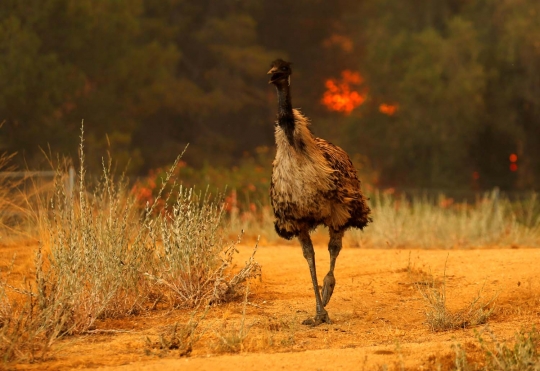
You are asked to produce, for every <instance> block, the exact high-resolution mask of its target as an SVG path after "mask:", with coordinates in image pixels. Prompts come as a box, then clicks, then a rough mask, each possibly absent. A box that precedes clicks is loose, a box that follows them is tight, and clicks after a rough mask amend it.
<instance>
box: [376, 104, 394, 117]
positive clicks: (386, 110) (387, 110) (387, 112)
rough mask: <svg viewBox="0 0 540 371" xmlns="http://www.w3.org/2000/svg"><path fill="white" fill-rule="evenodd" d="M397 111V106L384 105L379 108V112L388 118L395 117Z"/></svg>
mask: <svg viewBox="0 0 540 371" xmlns="http://www.w3.org/2000/svg"><path fill="white" fill-rule="evenodd" d="M397 109H398V105H397V104H386V103H383V104H381V105H380V106H379V112H381V113H384V114H385V115H388V116H393V115H394V114H395V113H396V111H397Z"/></svg>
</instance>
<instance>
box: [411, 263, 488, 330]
mask: <svg viewBox="0 0 540 371" xmlns="http://www.w3.org/2000/svg"><path fill="white" fill-rule="evenodd" d="M415 286H416V288H417V290H418V291H419V292H420V294H421V296H422V298H423V299H424V301H425V302H426V304H427V308H426V311H425V315H426V323H427V324H428V326H429V328H430V329H431V331H434V332H438V331H446V330H454V329H458V328H467V327H473V326H477V325H481V324H484V323H486V322H487V320H488V319H489V318H490V317H491V315H492V314H493V311H494V309H495V307H494V302H495V299H496V295H495V296H494V297H493V298H491V299H490V300H488V301H484V300H483V299H482V292H483V287H482V288H481V289H480V290H479V291H478V293H477V295H476V296H475V298H474V299H473V300H472V301H471V302H470V303H469V304H468V305H467V307H466V308H465V309H462V310H459V311H451V310H450V309H449V308H448V306H447V304H446V264H445V268H444V275H443V280H442V282H441V283H437V282H436V281H435V280H434V279H433V278H432V279H431V282H429V283H428V284H426V281H421V282H420V283H415Z"/></svg>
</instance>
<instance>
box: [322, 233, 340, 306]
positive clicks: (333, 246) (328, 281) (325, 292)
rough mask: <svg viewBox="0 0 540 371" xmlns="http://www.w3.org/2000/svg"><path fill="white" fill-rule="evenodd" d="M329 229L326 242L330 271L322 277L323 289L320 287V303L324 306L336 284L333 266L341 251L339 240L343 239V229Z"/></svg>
mask: <svg viewBox="0 0 540 371" xmlns="http://www.w3.org/2000/svg"><path fill="white" fill-rule="evenodd" d="M329 229H330V242H329V243H328V251H329V252H330V271H329V272H328V274H327V275H326V277H324V281H323V289H322V304H323V306H325V307H326V304H328V302H329V301H330V298H331V297H332V294H333V293H334V287H335V286H336V279H335V278H334V268H335V266H336V259H337V257H338V255H339V252H340V251H341V241H342V239H343V233H344V232H343V231H337V232H336V231H334V230H333V229H332V228H329Z"/></svg>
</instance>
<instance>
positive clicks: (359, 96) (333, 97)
mask: <svg viewBox="0 0 540 371" xmlns="http://www.w3.org/2000/svg"><path fill="white" fill-rule="evenodd" d="M363 81H364V79H363V78H362V77H361V76H360V74H359V73H358V72H352V71H349V70H345V71H343V72H342V73H341V81H337V80H336V79H328V80H326V83H325V86H326V89H327V90H326V91H325V92H324V95H323V98H322V103H323V104H324V105H325V106H326V107H327V108H328V109H329V110H331V111H338V112H344V113H345V114H349V113H351V112H352V110H353V109H355V108H356V107H358V106H360V105H361V104H362V103H364V101H365V100H366V95H367V93H366V91H365V89H364V91H359V90H353V88H352V87H353V86H360V85H361V84H362V82H363Z"/></svg>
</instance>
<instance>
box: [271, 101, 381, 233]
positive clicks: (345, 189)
mask: <svg viewBox="0 0 540 371" xmlns="http://www.w3.org/2000/svg"><path fill="white" fill-rule="evenodd" d="M293 115H294V123H295V125H294V132H293V136H292V139H293V142H294V143H292V144H293V145H291V143H290V139H289V137H288V135H287V134H286V133H285V132H284V130H283V128H282V126H280V125H278V124H276V127H275V138H276V145H277V153H276V158H275V160H274V163H273V172H272V181H271V184H270V199H271V202H272V207H273V209H274V214H275V216H276V220H275V228H276V232H277V233H278V234H279V235H280V236H281V237H283V238H286V239H291V238H293V237H295V236H298V234H299V233H300V232H301V231H303V230H312V229H314V228H316V227H317V226H318V225H321V224H323V225H325V226H327V227H329V228H332V229H333V230H334V231H342V230H345V229H348V228H350V227H355V228H360V229H362V228H364V227H365V226H366V225H367V224H368V223H369V222H370V221H371V218H370V217H369V213H370V209H369V207H368V206H367V204H366V199H365V197H364V196H363V194H362V192H361V190H360V180H358V177H357V174H356V170H355V168H354V166H353V164H352V162H351V160H350V158H349V156H348V155H347V153H345V151H343V150H342V149H341V148H339V147H338V146H335V145H333V144H332V143H330V142H327V141H326V140H324V139H320V138H316V137H315V136H313V134H312V133H311V131H310V130H309V121H308V119H307V118H306V117H305V116H303V115H302V114H301V113H300V112H299V111H298V110H293Z"/></svg>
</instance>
